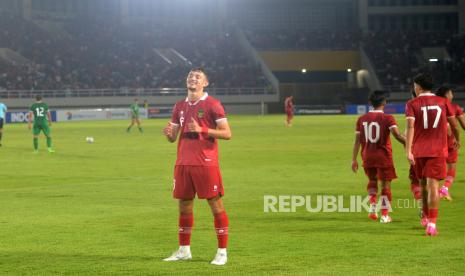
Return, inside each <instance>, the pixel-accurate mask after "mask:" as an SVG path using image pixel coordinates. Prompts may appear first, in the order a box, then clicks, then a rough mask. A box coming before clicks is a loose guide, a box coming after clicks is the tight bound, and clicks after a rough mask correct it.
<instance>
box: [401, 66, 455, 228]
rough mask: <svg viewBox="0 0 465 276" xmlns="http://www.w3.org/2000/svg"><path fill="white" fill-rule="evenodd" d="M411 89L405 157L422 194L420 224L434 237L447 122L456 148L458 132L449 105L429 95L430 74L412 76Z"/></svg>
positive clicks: (445, 152) (444, 174) (443, 100)
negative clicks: (413, 94) (412, 96)
mask: <svg viewBox="0 0 465 276" xmlns="http://www.w3.org/2000/svg"><path fill="white" fill-rule="evenodd" d="M413 81H414V89H415V94H416V95H417V97H416V98H415V99H412V100H410V101H408V102H407V106H406V108H405V116H406V118H407V141H406V146H405V150H406V154H407V159H408V161H409V162H410V164H411V165H413V166H414V169H415V174H416V177H417V178H418V179H419V180H420V184H421V186H422V190H423V193H425V194H426V193H427V194H428V197H427V198H426V197H424V199H423V217H422V220H421V224H422V225H423V226H424V227H426V234H427V235H429V236H435V235H437V233H438V232H437V230H436V219H437V217H438V208H439V180H441V179H444V178H445V177H446V157H447V148H448V147H447V122H448V121H449V124H450V127H451V130H452V132H453V133H454V136H455V138H456V145H455V146H456V147H457V148H458V147H459V141H460V139H459V132H458V130H457V122H456V120H455V114H454V109H453V107H452V106H451V104H450V102H449V101H448V100H447V99H445V98H441V97H438V96H436V95H434V94H433V93H431V90H432V89H433V78H432V77H431V76H430V75H429V74H419V75H417V76H415V78H414V79H413Z"/></svg>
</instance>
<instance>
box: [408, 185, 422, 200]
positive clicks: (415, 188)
mask: <svg viewBox="0 0 465 276" xmlns="http://www.w3.org/2000/svg"><path fill="white" fill-rule="evenodd" d="M410 190H411V191H412V194H413V197H414V198H415V199H416V200H420V199H421V187H420V183H418V182H414V183H411V184H410Z"/></svg>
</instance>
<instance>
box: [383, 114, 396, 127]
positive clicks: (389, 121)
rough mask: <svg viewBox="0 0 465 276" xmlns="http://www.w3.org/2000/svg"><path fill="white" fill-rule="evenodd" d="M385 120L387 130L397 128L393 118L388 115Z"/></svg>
mask: <svg viewBox="0 0 465 276" xmlns="http://www.w3.org/2000/svg"><path fill="white" fill-rule="evenodd" d="M386 120H387V126H388V128H389V130H391V129H392V128H395V127H397V122H396V119H395V118H394V116H392V115H389V116H387V117H386Z"/></svg>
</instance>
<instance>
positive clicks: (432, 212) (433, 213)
mask: <svg viewBox="0 0 465 276" xmlns="http://www.w3.org/2000/svg"><path fill="white" fill-rule="evenodd" d="M437 218H438V209H437V208H434V209H433V208H431V209H429V215H428V221H429V222H431V223H436V219H437Z"/></svg>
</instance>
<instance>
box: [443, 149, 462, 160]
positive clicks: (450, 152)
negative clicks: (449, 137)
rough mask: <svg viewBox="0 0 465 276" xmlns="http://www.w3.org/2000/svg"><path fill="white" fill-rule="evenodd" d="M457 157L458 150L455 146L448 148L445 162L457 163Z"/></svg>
mask: <svg viewBox="0 0 465 276" xmlns="http://www.w3.org/2000/svg"><path fill="white" fill-rule="evenodd" d="M458 157H459V151H458V150H457V149H455V148H449V150H448V154H447V159H446V162H447V163H448V164H452V163H457V159H458Z"/></svg>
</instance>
